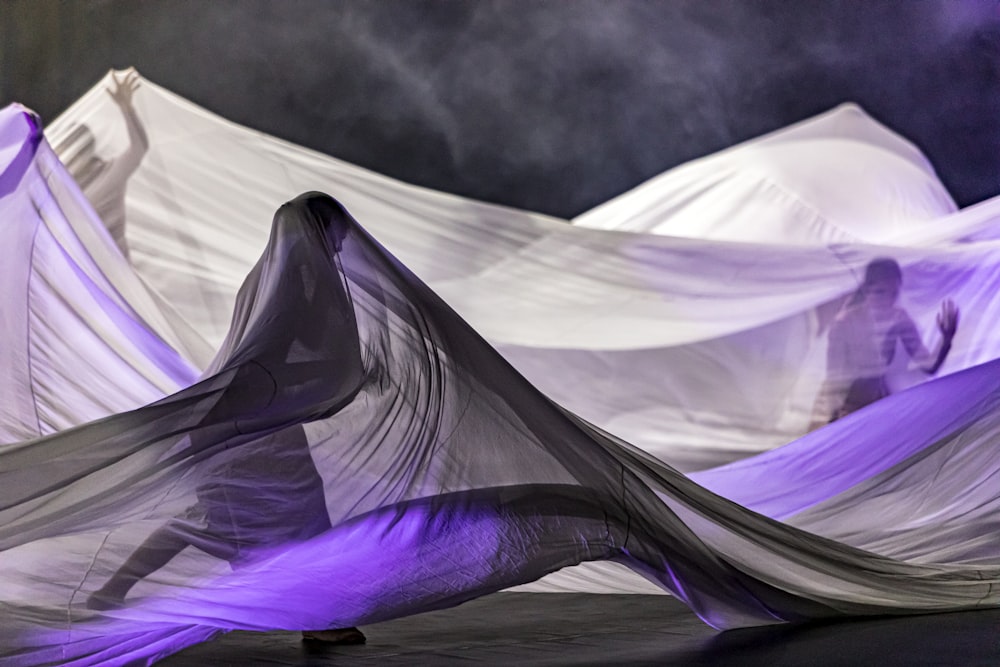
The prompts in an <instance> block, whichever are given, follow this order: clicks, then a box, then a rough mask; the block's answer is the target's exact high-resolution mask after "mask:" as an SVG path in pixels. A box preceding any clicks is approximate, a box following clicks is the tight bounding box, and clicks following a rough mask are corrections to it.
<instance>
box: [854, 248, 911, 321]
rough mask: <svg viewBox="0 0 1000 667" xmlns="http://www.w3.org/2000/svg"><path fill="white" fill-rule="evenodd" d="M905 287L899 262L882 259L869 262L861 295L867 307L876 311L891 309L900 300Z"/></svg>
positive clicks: (888, 258) (887, 258)
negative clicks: (901, 291)
mask: <svg viewBox="0 0 1000 667" xmlns="http://www.w3.org/2000/svg"><path fill="white" fill-rule="evenodd" d="M902 285H903V270H902V269H901V268H900V267H899V262H897V261H896V260H894V259H892V258H890V257H880V258H878V259H873V260H872V261H870V262H868V266H866V267H865V281H864V282H863V283H862V284H861V290H860V291H861V295H862V297H863V298H864V302H865V305H867V306H868V307H869V308H873V309H876V310H884V309H888V308H891V307H892V306H893V305H895V303H896V299H898V298H899V290H900V288H901V287H902Z"/></svg>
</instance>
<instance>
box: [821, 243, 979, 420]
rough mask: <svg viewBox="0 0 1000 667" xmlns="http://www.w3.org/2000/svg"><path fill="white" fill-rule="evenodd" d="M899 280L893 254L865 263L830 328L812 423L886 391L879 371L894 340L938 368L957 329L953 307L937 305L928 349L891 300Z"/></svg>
mask: <svg viewBox="0 0 1000 667" xmlns="http://www.w3.org/2000/svg"><path fill="white" fill-rule="evenodd" d="M902 283H903V272H902V270H901V269H900V267H899V264H898V263H897V262H896V260H894V259H891V258H879V259H875V260H872V261H871V262H870V263H869V264H868V266H867V267H865V278H864V282H863V283H862V284H861V287H860V288H858V291H857V292H856V293H855V295H854V297H853V298H852V299H851V301H850V302H849V303H848V304H847V306H846V307H845V308H844V309H843V310H842V311H841V312H840V314H839V315H838V316H837V317H836V319H835V320H834V322H833V325H832V326H831V328H830V337H829V346H828V349H827V364H826V381H825V382H824V384H823V388H822V389H821V390H820V395H819V398H818V399H817V405H816V409H815V411H814V421H813V427H814V428H815V427H818V426H820V425H822V424H824V423H827V422H829V421H834V420H836V419H839V418H841V417H843V416H845V415H848V414H850V413H852V412H854V411H855V410H859V409H861V408H863V407H864V406H866V405H869V404H870V403H874V402H875V401H877V400H879V399H880V398H883V397H885V396H888V394H889V387H888V385H887V384H886V379H885V373H886V371H887V370H888V368H889V365H890V364H891V363H892V361H893V358H894V356H895V353H896V347H897V344H902V346H903V349H904V350H905V351H906V353H907V354H908V355H909V356H910V358H911V359H912V361H913V362H914V363H915V364H917V365H918V367H919V368H920V369H921V370H923V371H924V372H925V373H927V374H928V375H934V374H935V373H937V371H938V369H939V368H941V364H943V363H944V360H945V358H946V357H947V356H948V352H949V350H950V349H951V342H952V339H953V338H954V337H955V331H956V330H957V328H958V315H959V313H958V308H957V307H956V306H955V304H954V303H953V302H952V301H951V299H946V300H945V301H944V302H943V303H942V304H941V312H940V313H938V316H937V326H938V329H939V330H940V332H941V342H940V343H939V344H938V347H937V349H936V350H935V352H934V353H933V354H931V353H930V352H929V351H928V350H927V348H926V347H925V346H924V343H923V341H922V340H921V338H920V333H919V332H918V331H917V327H916V325H915V324H914V323H913V319H912V318H911V317H910V315H909V314H908V313H907V312H906V311H905V310H904V309H903V308H900V307H899V306H897V305H896V301H897V299H898V298H899V291H900V288H901V287H902Z"/></svg>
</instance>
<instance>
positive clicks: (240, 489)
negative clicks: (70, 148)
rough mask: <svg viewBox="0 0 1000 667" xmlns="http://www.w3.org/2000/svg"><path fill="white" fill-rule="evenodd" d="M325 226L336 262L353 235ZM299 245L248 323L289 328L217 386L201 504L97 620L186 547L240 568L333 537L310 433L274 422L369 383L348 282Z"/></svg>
mask: <svg viewBox="0 0 1000 667" xmlns="http://www.w3.org/2000/svg"><path fill="white" fill-rule="evenodd" d="M320 203H322V202H320ZM315 208H318V209H319V210H320V211H323V209H322V208H321V207H319V206H316V207H315ZM322 217H325V218H326V219H325V220H324V221H323V223H322V224H324V225H329V228H330V230H331V231H330V234H329V238H330V240H331V242H332V243H331V246H330V251H331V254H332V255H334V256H335V255H336V254H338V253H339V252H340V251H341V248H342V244H343V241H344V239H345V237H346V236H347V233H348V228H347V226H346V223H345V222H344V221H343V220H339V219H338V218H337V217H336V216H335V215H330V216H322ZM291 239H292V240H289V241H285V242H283V243H284V244H285V253H286V254H285V256H284V257H283V258H282V259H283V260H284V261H283V262H282V264H281V267H280V277H279V279H278V281H279V282H278V285H277V286H276V287H274V288H272V289H271V291H270V293H269V296H264V297H263V298H264V299H265V300H266V301H267V303H265V304H264V305H263V306H261V309H260V311H259V312H260V314H259V316H257V317H256V318H251V319H257V320H262V321H271V322H275V323H278V322H280V323H282V325H281V326H273V327H269V329H268V335H267V336H265V338H266V340H267V344H266V345H264V346H257V347H254V346H251V348H248V349H244V348H240V347H239V346H238V348H237V349H238V351H237V352H236V353H234V354H235V357H236V359H237V361H236V363H235V364H228V365H227V366H226V367H224V368H223V369H222V370H220V372H219V373H217V374H216V375H215V376H214V377H215V378H223V379H224V378H227V377H228V378H230V379H229V380H228V382H226V383H225V384H224V385H223V388H222V389H221V391H220V392H217V393H219V396H218V398H217V400H215V401H214V403H213V404H212V405H211V407H210V408H209V409H208V410H207V412H206V413H205V415H204V416H203V417H201V418H200V419H199V422H198V425H197V427H196V428H195V429H193V430H192V432H191V434H190V447H191V450H192V451H193V452H194V453H195V455H197V454H198V453H199V452H202V451H211V452H213V454H212V456H211V459H210V460H211V461H212V465H211V467H210V468H209V469H208V470H207V471H206V472H205V473H203V474H202V476H201V478H200V480H199V482H198V485H197V488H196V496H197V502H196V503H195V504H194V505H193V506H192V507H190V508H188V510H187V511H185V512H183V513H182V514H181V515H179V516H177V517H175V518H173V519H171V520H169V521H168V522H167V523H166V524H164V525H163V526H161V527H159V528H157V529H156V530H155V531H153V532H152V533H151V534H150V535H149V536H148V537H147V538H146V539H145V541H144V542H143V543H142V544H141V545H139V547H138V548H136V550H135V551H134V552H132V554H131V555H130V556H129V557H128V558H127V559H126V560H125V562H124V563H123V564H122V565H121V566H120V567H119V568H118V570H117V571H115V572H114V573H113V574H112V576H111V577H110V578H109V579H108V580H107V581H106V582H105V583H104V585H103V586H101V587H100V588H99V589H98V590H96V591H94V592H93V593H91V595H90V597H89V598H88V599H87V607H88V608H90V609H94V610H108V609H114V608H117V607H120V606H122V605H123V604H124V603H125V598H126V596H127V595H128V593H129V591H130V590H131V589H132V588H133V587H134V586H135V585H136V584H137V583H138V582H139V581H141V580H142V579H144V578H145V577H147V576H149V575H150V574H152V573H153V572H156V571H157V570H159V569H160V568H162V567H164V566H165V565H167V563H169V562H170V561H171V560H172V559H173V558H174V557H175V556H177V555H178V554H180V553H181V552H182V551H183V550H184V549H186V548H187V547H193V548H195V549H198V550H200V551H202V552H204V553H207V554H209V555H210V556H213V557H215V558H219V559H222V560H226V561H228V562H229V563H230V564H231V566H232V567H234V568H239V567H242V566H244V565H246V564H249V563H252V562H254V560H255V559H256V558H257V557H259V555H260V554H266V553H267V552H268V551H269V550H270V549H273V547H275V546H278V545H280V544H284V543H288V542H296V541H303V540H308V539H310V538H312V537H315V536H316V535H319V534H321V533H323V532H324V531H326V530H329V529H330V528H331V523H330V519H329V515H328V513H327V508H326V501H325V497H324V491H323V480H322V478H321V477H320V475H319V473H318V471H317V470H316V467H315V464H314V462H313V460H312V458H311V455H310V451H309V440H308V438H307V437H306V435H305V432H304V430H303V427H302V425H301V424H294V425H291V426H289V427H285V428H278V430H273V428H274V420H276V419H277V420H278V422H277V423H279V424H280V423H284V422H283V420H284V419H286V417H285V415H287V414H289V413H290V412H293V411H294V410H295V409H296V404H297V403H300V402H304V403H310V402H311V401H309V400H308V396H305V398H303V396H304V395H307V394H309V393H310V392H312V391H315V390H317V389H316V386H317V380H319V381H321V382H322V383H323V386H325V387H333V390H332V392H331V393H332V395H333V396H334V397H335V398H334V399H333V403H331V405H330V406H329V409H330V410H331V411H333V412H336V411H338V410H339V409H340V408H341V407H343V406H344V405H346V404H347V403H350V402H351V401H352V400H353V399H354V396H355V395H356V394H357V392H358V391H359V389H360V387H361V386H363V385H364V383H365V380H366V376H365V371H364V368H363V361H362V355H361V348H360V341H359V334H358V329H357V321H356V320H355V317H354V310H353V306H352V305H351V301H350V295H349V293H348V292H347V288H346V286H345V285H344V284H343V283H342V282H341V275H340V274H339V272H338V271H335V270H332V271H331V270H329V266H328V267H326V269H327V270H326V271H324V270H323V269H324V267H319V268H317V267H316V266H315V265H311V264H310V263H309V262H308V261H306V260H303V259H302V258H304V257H308V256H310V255H311V254H313V253H311V252H310V251H309V250H308V248H307V246H308V245H309V244H311V243H314V242H316V239H315V238H311V237H310V236H309V235H301V236H292V237H291ZM331 259H332V258H331ZM332 264H333V262H332V261H331V263H330V265H331V266H332ZM255 275H256V276H259V273H257V272H256V270H255V272H254V273H252V274H251V276H252V277H251V278H248V281H247V284H248V285H249V287H248V286H247V284H245V286H244V287H245V289H250V292H251V293H253V294H254V295H255V296H256V297H258V298H259V297H260V294H259V293H258V292H257V291H256V290H257V288H258V283H257V282H255V280H254V278H253V276H255ZM320 312H325V313H329V315H328V317H326V318H324V321H322V322H320V321H314V322H311V323H310V325H311V326H306V327H301V328H298V327H293V326H288V325H287V324H286V323H288V322H292V321H294V320H293V319H292V318H293V317H299V318H301V315H302V313H320ZM235 319H238V316H237V318H234V331H239V330H240V327H238V326H236V325H235ZM251 338H255V337H253V336H251ZM209 381H211V379H210V380H209ZM320 390H321V389H320ZM268 430H271V432H270V433H268ZM256 432H262V433H263V434H262V435H261V436H259V437H253V438H252V439H250V440H247V439H246V438H245V437H244V434H245V433H256ZM233 443H236V444H233ZM303 637H304V638H305V639H313V640H319V641H324V642H330V643H339V644H359V643H364V641H365V636H364V635H363V634H362V633H361V631H360V630H358V629H357V628H338V629H324V630H315V631H305V632H303Z"/></svg>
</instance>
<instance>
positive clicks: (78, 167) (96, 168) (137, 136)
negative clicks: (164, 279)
mask: <svg viewBox="0 0 1000 667" xmlns="http://www.w3.org/2000/svg"><path fill="white" fill-rule="evenodd" d="M111 78H112V81H113V82H114V83H113V85H112V86H111V87H109V88H108V90H107V92H108V95H110V96H111V99H112V100H114V102H115V104H116V105H117V106H118V108H119V109H120V110H121V112H122V117H123V118H124V119H125V127H126V129H127V130H128V138H129V144H128V147H127V148H126V149H125V150H124V151H123V152H122V153H121V154H120V155H118V156H116V157H113V158H110V159H108V160H105V159H103V158H101V157H99V156H98V155H97V154H96V152H95V144H96V142H95V140H94V134H93V132H91V130H90V128H89V127H87V126H86V125H78V126H77V127H76V128H74V129H73V130H72V131H71V132H70V133H69V136H67V137H66V139H65V140H64V141H63V142H61V143H60V145H59V146H57V147H55V151H56V153H58V154H59V156H60V158H61V159H62V161H63V163H64V164H65V165H66V168H67V169H68V170H69V172H70V174H72V176H73V178H74V179H76V182H77V183H78V184H79V185H80V189H81V190H83V193H84V194H85V195H87V199H89V200H90V203H91V205H93V207H94V210H95V211H96V212H97V214H98V215H99V216H100V217H101V220H103V221H104V225H105V226H106V227H107V229H108V231H109V232H111V237H112V238H113V239H114V241H115V243H116V244H117V245H118V248H119V249H120V250H121V252H122V254H123V255H124V256H125V257H126V258H128V256H129V251H128V244H127V243H126V241H125V189H126V187H127V186H128V179H129V178H131V176H132V174H133V173H135V170H136V169H138V168H139V164H140V163H141V162H142V158H143V156H145V154H146V151H147V150H148V149H149V139H148V138H147V137H146V130H145V129H144V128H143V126H142V123H141V122H140V121H139V116H138V115H137V114H136V112H135V108H134V107H133V106H132V96H133V95H134V94H135V91H136V90H137V89H138V88H139V84H140V81H139V73H138V72H137V71H136V70H135V68H131V67H130V68H129V69H127V70H125V72H124V73H123V75H122V76H121V78H119V75H118V73H117V72H112V73H111Z"/></svg>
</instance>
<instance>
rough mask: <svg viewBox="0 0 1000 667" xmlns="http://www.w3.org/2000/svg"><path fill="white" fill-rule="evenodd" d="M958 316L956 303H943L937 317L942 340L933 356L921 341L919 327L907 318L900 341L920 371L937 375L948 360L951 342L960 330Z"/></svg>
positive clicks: (949, 301)
mask: <svg viewBox="0 0 1000 667" xmlns="http://www.w3.org/2000/svg"><path fill="white" fill-rule="evenodd" d="M958 315H959V312H958V307H957V306H956V305H955V302H954V301H952V300H951V299H945V300H944V301H943V302H942V303H941V311H940V312H939V313H938V316H937V327H938V330H939V331H940V332H941V340H940V342H939V343H938V345H937V349H935V351H934V353H933V354H931V353H930V352H928V351H927V348H925V347H924V344H923V343H922V342H921V340H920V334H919V333H918V332H917V327H916V326H915V325H914V324H913V321H912V320H910V319H909V318H907V323H906V325H904V328H903V331H901V332H900V339H901V340H902V342H903V346H904V347H905V348H906V351H907V353H909V355H910V357H911V358H912V359H913V360H914V361H915V362H916V363H917V365H918V367H919V368H920V370H922V371H923V372H925V373H927V374H928V375H934V374H935V373H937V372H938V370H939V369H940V368H941V365H942V364H943V363H944V361H945V359H947V358H948V352H950V351H951V342H952V340H953V339H954V338H955V332H956V331H957V330H958Z"/></svg>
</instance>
